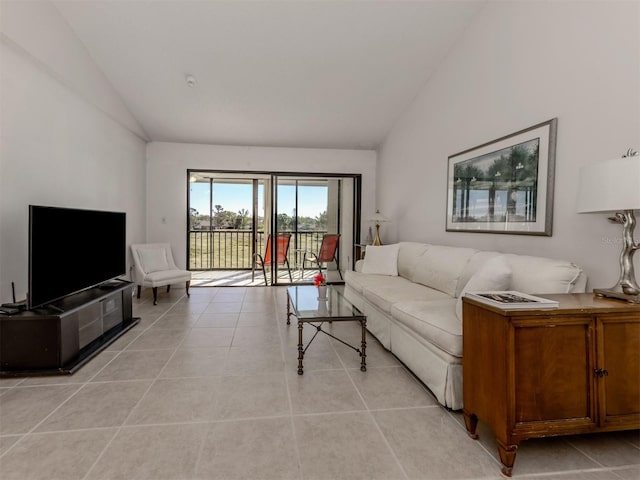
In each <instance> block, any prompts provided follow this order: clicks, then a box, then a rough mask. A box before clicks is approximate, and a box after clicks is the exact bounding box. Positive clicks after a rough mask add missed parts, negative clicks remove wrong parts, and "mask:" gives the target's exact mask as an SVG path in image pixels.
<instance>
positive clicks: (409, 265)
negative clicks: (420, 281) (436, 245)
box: [398, 242, 430, 281]
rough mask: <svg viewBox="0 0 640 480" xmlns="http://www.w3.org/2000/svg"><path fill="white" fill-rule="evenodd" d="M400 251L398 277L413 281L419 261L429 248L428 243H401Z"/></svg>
mask: <svg viewBox="0 0 640 480" xmlns="http://www.w3.org/2000/svg"><path fill="white" fill-rule="evenodd" d="M398 245H400V250H399V251H398V275H400V276H401V277H404V278H406V279H407V280H411V281H413V276H414V273H415V271H416V265H417V264H418V259H419V258H420V257H421V256H422V255H424V252H426V251H427V249H428V248H429V246H430V245H429V244H427V243H416V242H400V243H399V244H398Z"/></svg>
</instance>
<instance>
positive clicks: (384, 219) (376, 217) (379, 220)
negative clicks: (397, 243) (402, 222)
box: [369, 210, 389, 246]
mask: <svg viewBox="0 0 640 480" xmlns="http://www.w3.org/2000/svg"><path fill="white" fill-rule="evenodd" d="M369 220H370V221H371V222H375V224H376V238H374V239H373V245H376V246H378V245H382V242H381V241H380V224H381V223H385V222H388V221H389V219H388V218H387V217H385V216H384V215H382V214H381V213H380V210H376V213H375V215H374V216H373V217H371V218H370V219H369Z"/></svg>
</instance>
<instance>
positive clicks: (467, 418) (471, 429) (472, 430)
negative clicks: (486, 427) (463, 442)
mask: <svg viewBox="0 0 640 480" xmlns="http://www.w3.org/2000/svg"><path fill="white" fill-rule="evenodd" d="M463 413H464V425H465V426H466V427H467V433H468V434H469V436H470V437H471V438H473V439H474V440H477V439H478V434H477V433H476V428H478V417H476V416H475V414H473V413H469V412H467V411H466V410H465V411H464V412H463Z"/></svg>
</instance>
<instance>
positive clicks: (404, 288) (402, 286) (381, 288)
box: [363, 277, 449, 313]
mask: <svg viewBox="0 0 640 480" xmlns="http://www.w3.org/2000/svg"><path fill="white" fill-rule="evenodd" d="M398 279H401V280H402V281H401V282H395V283H394V284H393V285H389V283H386V284H384V285H377V286H370V287H365V289H364V291H363V294H364V298H366V299H367V300H368V301H369V302H371V303H373V304H374V305H375V306H376V307H378V308H379V309H380V310H382V311H383V312H386V313H391V306H392V305H393V304H394V303H397V302H404V301H410V300H441V299H446V298H449V296H448V295H447V294H446V293H442V292H440V291H438V290H434V289H433V288H429V287H425V286H424V285H419V284H417V283H413V282H410V281H409V280H407V279H405V278H402V277H398Z"/></svg>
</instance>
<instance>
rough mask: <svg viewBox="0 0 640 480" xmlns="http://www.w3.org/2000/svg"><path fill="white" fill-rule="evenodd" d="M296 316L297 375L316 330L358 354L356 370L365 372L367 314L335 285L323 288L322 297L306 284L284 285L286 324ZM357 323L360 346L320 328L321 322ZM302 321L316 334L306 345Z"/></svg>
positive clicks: (300, 370) (300, 372)
mask: <svg viewBox="0 0 640 480" xmlns="http://www.w3.org/2000/svg"><path fill="white" fill-rule="evenodd" d="M291 315H293V316H295V317H296V318H297V319H298V375H302V373H303V369H302V360H303V359H304V354H305V352H306V351H307V349H308V348H309V346H310V345H311V343H312V342H313V340H314V339H315V338H316V336H317V335H318V334H319V333H324V334H325V335H328V336H330V337H331V338H333V339H335V340H337V341H339V342H341V343H343V344H344V345H346V346H347V347H349V348H351V349H353V350H355V351H356V352H358V353H359V354H360V358H361V361H360V370H362V371H363V372H366V371H367V362H366V359H367V354H366V351H367V336H366V331H367V330H366V327H367V317H365V316H364V314H363V313H362V312H361V311H360V310H358V309H357V308H356V307H355V306H354V305H353V304H352V303H351V302H350V301H349V300H347V299H346V298H344V295H342V293H341V292H340V291H339V290H338V289H336V288H335V287H333V286H331V285H329V286H328V287H327V296H326V298H324V299H321V298H318V289H317V288H316V287H314V286H310V285H304V286H302V285H300V286H294V287H289V288H287V325H290V324H291V320H290V317H291ZM346 321H356V322H360V326H361V328H362V341H361V343H360V348H356V347H354V346H353V345H349V344H348V343H347V342H345V341H344V340H342V339H340V338H338V337H336V336H334V335H332V334H331V333H329V332H327V331H326V330H323V329H322V325H323V324H324V323H325V322H329V323H331V322H346ZM305 323H308V324H310V325H312V326H313V327H314V328H315V329H316V333H315V334H314V335H313V337H311V340H309V343H307V345H306V346H304V345H303V343H302V327H303V325H304V324H305Z"/></svg>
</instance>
